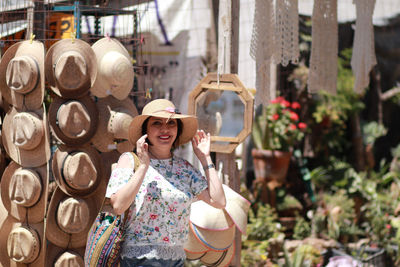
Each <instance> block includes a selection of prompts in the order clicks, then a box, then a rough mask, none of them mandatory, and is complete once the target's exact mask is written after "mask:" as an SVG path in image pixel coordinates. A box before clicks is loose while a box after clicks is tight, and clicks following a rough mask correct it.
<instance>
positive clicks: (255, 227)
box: [247, 203, 284, 240]
mask: <svg viewBox="0 0 400 267" xmlns="http://www.w3.org/2000/svg"><path fill="white" fill-rule="evenodd" d="M249 220H250V222H249V223H248V224H247V233H249V234H248V235H247V239H249V240H268V239H269V238H272V237H277V236H278V235H279V234H280V233H282V231H283V230H284V229H282V228H281V225H280V224H279V222H278V215H277V213H276V211H275V210H274V209H273V208H272V207H271V206H270V205H268V204H261V203H258V204H257V211H256V213H254V211H253V210H252V209H250V211H249Z"/></svg>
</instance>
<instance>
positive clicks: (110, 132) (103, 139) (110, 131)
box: [91, 96, 138, 153]
mask: <svg viewBox="0 0 400 267" xmlns="http://www.w3.org/2000/svg"><path fill="white" fill-rule="evenodd" d="M96 105H97V109H98V110H99V125H98V127H97V131H96V133H95V134H94V136H93V138H92V140H91V142H92V144H93V146H94V147H96V148H97V149H98V150H99V151H101V152H109V151H113V150H117V151H118V152H120V153H123V152H129V151H132V150H133V145H132V144H131V143H130V142H129V141H128V130H129V125H130V123H131V122H132V120H133V118H134V117H135V116H137V115H138V112H137V109H136V107H135V105H134V104H133V102H132V100H131V99H129V98H126V99H124V100H117V99H115V98H114V97H112V96H109V97H107V98H101V99H98V101H97V103H96Z"/></svg>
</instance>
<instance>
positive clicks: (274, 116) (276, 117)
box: [272, 113, 279, 121]
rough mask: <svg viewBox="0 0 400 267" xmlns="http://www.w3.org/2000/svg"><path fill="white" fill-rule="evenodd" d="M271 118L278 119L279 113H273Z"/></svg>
mask: <svg viewBox="0 0 400 267" xmlns="http://www.w3.org/2000/svg"><path fill="white" fill-rule="evenodd" d="M272 119H273V120H274V121H277V120H278V119H279V114H277V113H275V114H274V115H272Z"/></svg>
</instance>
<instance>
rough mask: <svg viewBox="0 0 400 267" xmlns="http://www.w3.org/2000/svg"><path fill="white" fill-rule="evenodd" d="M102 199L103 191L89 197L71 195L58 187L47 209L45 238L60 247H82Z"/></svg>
mask: <svg viewBox="0 0 400 267" xmlns="http://www.w3.org/2000/svg"><path fill="white" fill-rule="evenodd" d="M103 200H104V193H103V194H100V193H98V194H94V195H92V196H91V197H89V198H79V197H71V196H68V195H67V194H65V193H64V192H63V191H62V190H61V189H60V188H59V187H58V188H57V189H56V191H55V192H54V194H53V196H52V198H51V201H50V204H49V208H48V211H47V217H46V218H47V221H46V237H47V239H48V240H49V241H50V242H51V243H53V244H54V245H56V246H58V247H60V248H80V247H84V246H85V245H86V238H87V234H88V232H89V229H90V227H91V226H92V224H93V222H94V220H95V219H96V216H97V213H98V211H99V209H100V206H101V204H102V203H103Z"/></svg>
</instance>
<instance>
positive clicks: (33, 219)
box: [0, 161, 49, 223]
mask: <svg viewBox="0 0 400 267" xmlns="http://www.w3.org/2000/svg"><path fill="white" fill-rule="evenodd" d="M20 168H21V169H24V167H22V166H20V165H18V164H17V163H15V162H13V161H12V162H11V163H10V164H9V165H8V166H7V168H6V169H5V171H4V173H3V176H2V178H1V187H0V188H1V199H2V201H3V205H4V207H5V208H6V210H7V211H8V214H9V215H11V216H13V217H14V218H16V219H18V220H19V221H21V222H25V220H26V219H27V220H28V222H29V223H39V222H41V221H43V219H44V216H45V213H46V206H47V193H48V184H49V165H48V164H47V163H46V164H45V165H43V166H40V167H36V168H32V170H34V171H35V172H37V173H38V174H39V176H40V179H41V185H42V192H41V194H40V197H39V200H38V201H37V203H36V204H35V205H33V206H32V207H23V206H21V205H17V204H16V203H15V202H13V201H11V200H10V198H9V186H10V181H11V177H12V176H13V174H14V173H15V171H17V170H18V169H20Z"/></svg>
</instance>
